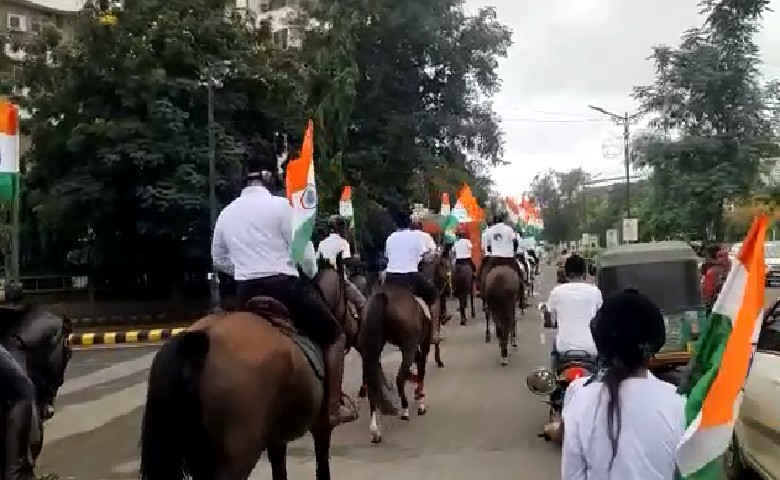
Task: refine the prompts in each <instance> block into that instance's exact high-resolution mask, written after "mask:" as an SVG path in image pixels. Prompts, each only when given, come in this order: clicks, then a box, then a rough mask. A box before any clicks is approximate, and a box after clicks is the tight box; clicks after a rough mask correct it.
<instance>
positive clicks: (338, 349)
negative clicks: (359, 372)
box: [323, 335, 358, 428]
mask: <svg viewBox="0 0 780 480" xmlns="http://www.w3.org/2000/svg"><path fill="white" fill-rule="evenodd" d="M345 348H346V340H345V338H344V335H339V338H338V339H337V340H336V341H335V342H333V343H332V344H331V345H329V346H328V348H326V349H325V351H324V352H323V354H324V358H325V382H326V385H325V394H326V395H327V400H326V406H327V409H328V410H327V412H328V420H329V422H330V426H331V427H333V428H335V427H337V426H339V425H341V424H342V423H349V422H353V421H355V420H357V418H358V412H357V408H356V406H355V404H354V402H352V400H351V399H350V398H349V397H347V396H346V395H344V394H343V392H342V391H341V382H342V380H343V378H344V350H345Z"/></svg>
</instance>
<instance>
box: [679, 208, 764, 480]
mask: <svg viewBox="0 0 780 480" xmlns="http://www.w3.org/2000/svg"><path fill="white" fill-rule="evenodd" d="M766 229H767V218H766V216H763V215H762V216H760V217H758V218H756V219H755V220H754V221H753V224H752V225H751V227H750V231H749V232H748V234H747V237H745V240H744V242H743V243H742V250H741V251H740V252H739V255H738V256H737V258H736V259H735V260H734V263H733V265H732V267H731V271H730V272H729V275H728V277H727V278H726V283H725V284H724V286H723V289H722V290H721V292H720V295H719V296H718V299H717V301H716V302H715V306H714V307H713V310H712V314H711V315H710V321H709V325H708V326H707V328H706V330H705V331H704V332H703V333H702V338H701V339H700V340H699V342H698V345H697V349H696V356H695V357H694V364H693V367H694V370H693V372H694V375H695V377H694V378H692V379H691V380H692V382H693V383H692V385H693V387H692V388H691V391H690V392H689V393H688V401H687V402H686V404H685V415H686V422H687V426H688V428H687V430H686V432H685V435H684V436H683V439H682V441H681V442H680V445H679V446H678V448H677V465H678V468H679V470H680V474H681V475H682V477H683V478H685V479H689V480H693V479H696V480H715V479H720V478H722V476H723V473H722V469H723V463H722V461H721V459H720V457H721V456H722V455H723V453H724V452H726V449H727V448H728V445H729V442H730V441H731V437H732V435H733V432H734V419H735V417H736V415H737V413H738V412H739V406H740V403H741V400H742V389H743V387H744V385H745V379H746V378H747V374H748V370H749V368H750V362H751V360H752V358H753V352H754V351H755V344H756V341H757V339H758V333H759V331H760V329H761V316H762V313H763V312H762V310H763V305H764V281H765V279H764V268H765V267H764V239H765V237H766Z"/></svg>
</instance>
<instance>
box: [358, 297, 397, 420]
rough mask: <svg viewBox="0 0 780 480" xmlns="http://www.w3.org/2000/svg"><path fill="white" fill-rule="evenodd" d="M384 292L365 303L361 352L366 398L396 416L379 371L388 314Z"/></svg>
mask: <svg viewBox="0 0 780 480" xmlns="http://www.w3.org/2000/svg"><path fill="white" fill-rule="evenodd" d="M388 301H389V300H388V298H387V293H386V292H376V293H375V294H373V295H371V297H370V298H369V299H368V301H367V302H366V308H365V315H364V321H363V327H362V328H361V329H360V350H361V351H360V355H361V357H362V359H363V381H364V383H365V385H366V387H367V390H368V398H369V399H370V400H371V401H372V403H374V404H376V405H378V407H379V410H380V411H381V412H382V413H383V414H385V415H395V414H396V413H397V410H396V408H395V405H393V402H392V400H390V397H389V396H388V395H387V389H386V388H385V384H386V383H387V380H386V378H385V373H384V371H383V370H382V362H381V356H382V349H383V348H384V346H385V334H384V323H385V318H386V317H387V305H388Z"/></svg>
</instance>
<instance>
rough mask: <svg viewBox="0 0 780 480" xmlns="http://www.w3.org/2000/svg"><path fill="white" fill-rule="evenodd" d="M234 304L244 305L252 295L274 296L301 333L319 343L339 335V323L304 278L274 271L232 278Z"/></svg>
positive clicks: (325, 342) (326, 343) (324, 342)
mask: <svg viewBox="0 0 780 480" xmlns="http://www.w3.org/2000/svg"><path fill="white" fill-rule="evenodd" d="M236 290H237V292H236V293H237V295H236V296H237V301H238V308H239V309H240V310H243V309H244V306H245V305H246V303H247V302H248V301H249V300H251V299H252V297H257V296H265V297H271V298H273V299H275V300H278V301H280V302H282V303H283V304H284V306H285V307H287V310H289V312H290V317H291V318H290V321H291V322H292V323H293V325H295V328H297V329H298V330H299V331H300V332H301V333H302V334H304V335H306V336H307V337H309V338H311V339H312V340H314V341H315V342H317V343H319V344H320V345H322V346H328V345H331V344H332V343H333V342H334V341H335V340H336V339H337V338H338V336H339V335H341V333H342V330H341V325H340V324H339V322H338V320H336V318H335V317H334V316H333V313H332V312H331V311H330V309H328V306H327V305H326V304H325V301H324V300H323V299H322V297H321V296H320V294H319V293H318V292H317V291H316V289H315V287H314V286H313V284H311V283H310V282H309V281H308V280H305V279H302V278H299V277H293V276H290V275H274V276H272V277H263V278H256V279H253V280H242V281H238V282H236Z"/></svg>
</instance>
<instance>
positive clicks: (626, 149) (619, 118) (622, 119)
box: [588, 105, 642, 218]
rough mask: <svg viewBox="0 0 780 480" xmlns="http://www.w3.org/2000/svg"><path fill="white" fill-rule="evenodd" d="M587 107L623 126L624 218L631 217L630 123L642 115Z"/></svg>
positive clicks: (591, 106)
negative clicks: (620, 113) (624, 169)
mask: <svg viewBox="0 0 780 480" xmlns="http://www.w3.org/2000/svg"><path fill="white" fill-rule="evenodd" d="M588 108H590V109H592V110H595V111H597V112H599V113H602V114H604V115H606V116H608V117H609V118H611V119H612V121H614V122H615V123H617V124H618V125H622V126H623V161H624V163H625V167H626V218H631V147H630V145H629V143H628V142H629V141H630V140H631V124H632V123H633V122H635V121H636V120H637V119H638V118H639V117H641V116H642V114H641V113H640V112H637V113H635V114H633V115H629V113H628V112H626V113H624V114H623V115H618V114H616V113H612V112H609V111H607V110H605V109H603V108H601V107H595V106H593V105H588Z"/></svg>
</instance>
